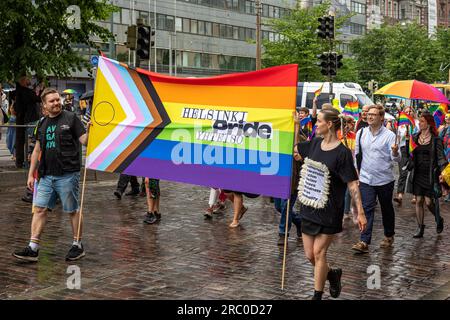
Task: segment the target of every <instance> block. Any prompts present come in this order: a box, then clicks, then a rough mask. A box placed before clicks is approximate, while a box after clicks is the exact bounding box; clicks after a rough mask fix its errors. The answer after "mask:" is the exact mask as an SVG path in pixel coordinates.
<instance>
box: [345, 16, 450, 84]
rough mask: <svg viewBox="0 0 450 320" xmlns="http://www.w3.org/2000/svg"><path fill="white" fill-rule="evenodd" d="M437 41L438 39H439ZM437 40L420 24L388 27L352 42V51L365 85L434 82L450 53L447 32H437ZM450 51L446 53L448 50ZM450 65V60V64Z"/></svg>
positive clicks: (439, 76) (438, 77) (437, 78)
mask: <svg viewBox="0 0 450 320" xmlns="http://www.w3.org/2000/svg"><path fill="white" fill-rule="evenodd" d="M436 39H437V40H436ZM436 39H434V38H430V37H429V36H428V31H427V28H426V27H424V26H420V25H419V24H416V23H412V24H407V25H400V24H397V25H393V26H388V25H385V26H383V27H381V28H380V29H375V30H372V31H370V32H369V33H367V34H366V35H365V36H364V37H361V38H359V39H356V40H354V41H353V42H352V52H353V55H354V61H355V64H356V68H357V70H358V72H359V77H360V79H361V80H362V82H367V81H369V80H371V79H374V80H377V81H378V82H379V83H380V84H387V83H389V82H392V81H397V80H409V79H416V80H420V81H424V82H428V83H431V82H434V81H436V80H439V79H440V78H441V77H442V74H441V73H440V72H439V65H440V63H441V62H442V63H444V61H446V59H448V54H447V58H446V57H445V56H444V53H445V52H447V53H448V49H449V48H448V47H449V33H448V30H446V31H445V30H438V32H437V35H436ZM446 50H447V51H446ZM448 62H450V61H448Z"/></svg>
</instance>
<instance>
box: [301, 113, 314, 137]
mask: <svg viewBox="0 0 450 320" xmlns="http://www.w3.org/2000/svg"><path fill="white" fill-rule="evenodd" d="M300 127H302V128H306V129H307V130H308V134H310V133H311V132H312V121H311V117H310V116H307V117H305V118H303V119H302V120H300Z"/></svg>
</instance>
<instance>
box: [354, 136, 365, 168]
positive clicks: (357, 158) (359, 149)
mask: <svg viewBox="0 0 450 320" xmlns="http://www.w3.org/2000/svg"><path fill="white" fill-rule="evenodd" d="M363 133H364V128H362V129H361V134H360V135H359V139H358V154H357V155H356V166H357V167H358V172H359V171H361V164H362V157H363V156H362V148H361V137H362V135H363Z"/></svg>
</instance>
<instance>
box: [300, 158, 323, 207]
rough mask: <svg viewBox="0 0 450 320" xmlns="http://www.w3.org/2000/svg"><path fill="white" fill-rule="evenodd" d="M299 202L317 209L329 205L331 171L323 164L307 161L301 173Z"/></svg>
mask: <svg viewBox="0 0 450 320" xmlns="http://www.w3.org/2000/svg"><path fill="white" fill-rule="evenodd" d="M300 176H301V178H300V181H299V184H298V191H299V193H298V200H299V201H300V203H302V204H304V205H306V206H309V207H313V208H316V209H323V208H325V206H326V205H327V202H328V195H329V192H330V171H329V170H328V167H327V166H326V165H324V164H323V163H321V162H317V161H314V160H311V159H309V158H306V159H305V162H304V164H303V166H302V170H301V172H300Z"/></svg>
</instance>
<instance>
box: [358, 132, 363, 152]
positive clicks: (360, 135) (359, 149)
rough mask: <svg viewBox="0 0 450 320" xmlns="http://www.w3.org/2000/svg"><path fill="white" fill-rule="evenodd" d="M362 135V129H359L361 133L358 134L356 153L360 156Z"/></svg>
mask: <svg viewBox="0 0 450 320" xmlns="http://www.w3.org/2000/svg"><path fill="white" fill-rule="evenodd" d="M363 133H364V128H362V129H361V133H360V134H359V138H358V153H359V154H361V156H362V147H361V137H362V135H363Z"/></svg>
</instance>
